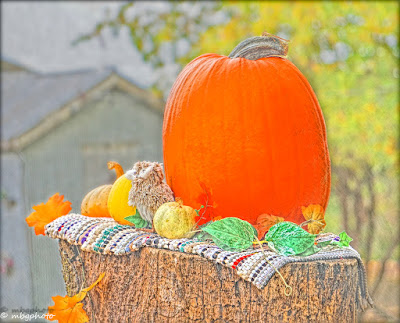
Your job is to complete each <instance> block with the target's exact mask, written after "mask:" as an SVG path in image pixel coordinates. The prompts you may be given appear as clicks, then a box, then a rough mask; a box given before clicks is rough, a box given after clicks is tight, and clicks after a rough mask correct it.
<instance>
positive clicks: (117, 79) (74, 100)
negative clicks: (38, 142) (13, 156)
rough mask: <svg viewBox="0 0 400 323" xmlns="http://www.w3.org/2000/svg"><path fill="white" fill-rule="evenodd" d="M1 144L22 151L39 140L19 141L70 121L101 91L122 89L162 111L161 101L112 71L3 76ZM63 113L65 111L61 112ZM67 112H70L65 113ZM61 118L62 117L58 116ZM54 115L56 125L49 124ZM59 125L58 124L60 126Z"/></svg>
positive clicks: (29, 73) (24, 72) (12, 74)
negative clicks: (28, 143) (93, 93)
mask: <svg viewBox="0 0 400 323" xmlns="http://www.w3.org/2000/svg"><path fill="white" fill-rule="evenodd" d="M1 79H2V82H1V91H2V96H1V123H2V125H1V141H2V149H3V150H13V149H16V148H19V149H22V148H23V147H24V146H25V145H26V142H27V141H29V142H32V140H34V139H36V138H37V137H38V134H36V135H35V136H34V138H30V139H29V140H27V138H25V140H23V142H22V143H21V142H18V143H17V141H18V139H19V138H21V137H22V136H24V135H25V134H27V133H29V132H32V131H33V130H35V131H34V132H38V131H37V130H38V129H35V128H38V127H39V130H40V125H41V124H47V126H46V127H44V128H43V127H42V128H43V129H42V131H39V133H40V134H43V132H44V131H45V130H46V131H48V130H49V127H50V128H52V126H54V125H55V124H58V123H59V122H62V121H64V120H66V119H67V118H68V117H69V116H70V115H71V114H72V113H74V112H76V111H78V110H79V108H80V104H79V101H83V100H84V99H87V98H88V97H90V94H91V93H89V92H94V90H96V92H101V91H103V90H104V89H108V88H110V87H113V86H119V87H120V88H122V89H123V90H125V91H128V92H130V93H131V94H133V95H136V96H139V97H142V99H144V100H145V101H147V102H148V103H149V104H150V106H153V107H155V108H156V109H157V110H159V111H162V103H161V101H159V100H157V99H155V98H154V97H152V95H151V94H150V93H149V92H148V91H145V90H142V89H139V88H138V87H136V86H135V85H134V84H133V83H132V82H130V81H129V80H127V79H125V78H123V77H122V76H121V75H118V74H117V73H115V72H114V71H113V70H112V69H110V68H107V69H104V70H85V71H74V72H68V73H65V72H64V73H51V74H40V73H34V72H29V71H20V72H2V73H1ZM61 110H64V112H63V113H61ZM65 110H67V111H65ZM57 113H58V114H59V115H58V118H57V116H56V114H57ZM50 115H52V116H53V118H52V120H53V119H54V120H55V121H52V122H51V123H52V124H53V125H52V126H50V125H48V124H49V122H47V123H45V122H44V121H46V119H48V117H49V116H50ZM57 122H58V123H57Z"/></svg>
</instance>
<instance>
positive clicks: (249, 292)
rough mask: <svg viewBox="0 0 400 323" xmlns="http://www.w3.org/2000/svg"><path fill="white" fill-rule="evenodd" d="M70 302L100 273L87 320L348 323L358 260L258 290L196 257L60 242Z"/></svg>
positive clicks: (315, 267)
mask: <svg viewBox="0 0 400 323" xmlns="http://www.w3.org/2000/svg"><path fill="white" fill-rule="evenodd" d="M60 253H61V259H62V265H63V276H64V280H65V284H66V289H67V293H68V295H69V296H72V295H74V294H76V293H78V292H79V290H80V288H82V287H87V286H89V285H90V284H91V283H92V282H94V281H95V280H96V279H97V278H98V276H99V275H100V273H102V272H105V273H106V275H105V277H104V278H103V280H102V281H101V282H100V283H99V285H97V286H96V287H95V288H94V289H93V290H91V291H90V292H89V293H88V297H86V298H85V299H84V309H85V310H86V312H87V314H88V316H89V318H90V321H91V322H146V323H147V322H171V323H172V322H252V323H255V322H355V320H356V315H357V308H356V303H355V299H356V292H357V284H358V272H357V260H356V259H341V260H335V261H315V262H307V263H306V262H304V263H292V264H288V265H286V266H284V267H283V268H281V269H280V272H281V273H282V275H283V277H284V278H285V279H286V281H287V283H288V284H289V285H290V286H291V287H292V288H293V293H292V295H291V296H285V295H284V288H285V285H284V283H283V282H282V280H281V279H280V278H279V276H278V275H274V276H273V277H272V278H271V280H270V281H269V283H268V285H267V286H266V287H265V288H264V289H262V290H259V289H257V288H256V287H255V286H254V285H252V284H251V283H249V282H247V281H244V280H243V279H242V278H240V277H239V276H238V275H237V274H236V273H235V271H234V270H233V269H231V268H227V267H223V266H222V265H220V264H216V263H212V262H210V261H208V260H207V259H204V258H202V257H200V256H197V255H192V254H184V253H180V252H174V251H169V250H164V249H155V248H147V247H146V248H142V249H141V250H139V251H137V252H135V253H133V254H130V255H125V256H115V255H101V254H96V253H93V252H84V251H82V250H80V249H79V247H78V246H75V245H70V244H69V243H68V242H66V241H63V240H60Z"/></svg>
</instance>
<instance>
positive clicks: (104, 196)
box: [81, 161, 124, 217]
mask: <svg viewBox="0 0 400 323" xmlns="http://www.w3.org/2000/svg"><path fill="white" fill-rule="evenodd" d="M107 167H108V169H110V170H111V169H115V173H116V175H117V179H118V178H120V177H121V175H123V174H124V170H123V169H122V167H121V165H120V164H118V163H117V162H113V161H109V162H108V163H107ZM111 187H112V185H111V184H108V185H101V186H99V187H96V188H95V189H93V190H91V191H90V192H89V193H87V194H86V196H85V197H84V198H83V200H82V204H81V214H83V215H86V216H91V217H110V213H109V212H108V207H107V201H108V196H109V194H110V191H111Z"/></svg>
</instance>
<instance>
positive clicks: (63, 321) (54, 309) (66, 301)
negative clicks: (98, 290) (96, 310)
mask: <svg viewBox="0 0 400 323" xmlns="http://www.w3.org/2000/svg"><path fill="white" fill-rule="evenodd" d="M104 275H105V273H102V274H100V276H99V278H98V279H97V280H96V281H95V282H94V283H93V284H92V285H90V286H89V287H87V288H85V289H82V291H81V292H79V293H78V294H76V295H74V296H72V297H70V296H68V295H66V296H64V297H63V296H58V295H57V296H54V297H52V299H53V301H54V305H53V306H49V312H48V314H47V317H48V320H49V321H55V320H58V322H59V323H84V322H89V318H88V316H87V314H86V312H85V310H84V309H83V303H80V302H81V301H82V300H83V299H84V298H85V297H86V294H87V292H88V291H90V290H91V289H92V288H93V287H94V286H96V285H97V284H98V283H99V282H100V280H102V279H103V277H104Z"/></svg>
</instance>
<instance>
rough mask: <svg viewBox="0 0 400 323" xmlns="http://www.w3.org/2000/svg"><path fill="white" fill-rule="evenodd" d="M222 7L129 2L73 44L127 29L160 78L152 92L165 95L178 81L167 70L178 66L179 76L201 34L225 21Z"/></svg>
mask: <svg viewBox="0 0 400 323" xmlns="http://www.w3.org/2000/svg"><path fill="white" fill-rule="evenodd" d="M221 6H222V4H221V3H219V2H185V1H171V2H167V1H165V2H163V3H162V4H160V3H158V4H153V5H152V4H150V5H148V4H146V3H141V2H128V3H126V4H124V5H122V6H121V7H120V9H119V12H118V13H117V15H116V16H115V17H112V18H110V19H107V20H105V21H102V22H100V23H98V24H97V25H96V26H95V27H94V29H93V30H92V31H91V32H89V33H86V34H84V35H82V36H80V37H79V38H77V39H76V40H75V41H74V42H73V44H74V45H76V44H79V43H80V42H82V41H86V40H90V39H92V38H94V37H98V36H100V35H101V33H102V32H103V31H104V30H105V29H111V30H112V31H113V33H114V34H115V35H118V34H119V32H120V30H122V29H128V31H129V35H130V39H131V42H132V45H133V46H134V47H135V48H136V49H137V50H138V52H139V53H140V55H141V56H142V59H143V61H144V62H146V63H148V64H150V65H151V66H152V67H153V69H154V71H155V73H157V74H158V76H159V77H158V78H157V80H156V81H155V84H154V85H153V87H152V92H153V93H154V94H156V95H158V96H162V95H163V93H164V94H166V93H168V92H169V89H170V87H171V86H172V83H173V82H174V80H175V77H170V74H168V73H165V69H164V67H171V66H174V65H175V67H176V68H175V70H176V73H178V72H179V71H180V69H181V68H182V67H183V66H184V65H185V64H186V63H187V57H188V53H189V51H190V49H191V48H192V46H193V45H194V44H196V43H197V42H198V41H199V39H200V35H201V34H203V33H204V32H205V31H206V30H208V29H209V28H210V26H212V25H214V23H215V19H217V20H220V21H222V20H226V19H224V18H221V17H220V18H218V16H216V14H218V12H219V11H220V10H221ZM226 18H227V17H226ZM221 19H222V20H221ZM167 70H168V68H167ZM175 76H176V75H175Z"/></svg>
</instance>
